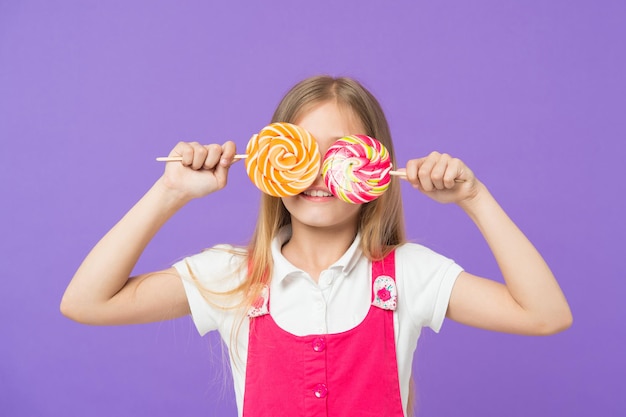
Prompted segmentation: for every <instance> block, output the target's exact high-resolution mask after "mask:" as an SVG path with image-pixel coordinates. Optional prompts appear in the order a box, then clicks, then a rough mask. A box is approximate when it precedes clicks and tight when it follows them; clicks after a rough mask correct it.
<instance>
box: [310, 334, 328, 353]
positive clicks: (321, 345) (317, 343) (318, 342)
mask: <svg viewBox="0 0 626 417" xmlns="http://www.w3.org/2000/svg"><path fill="white" fill-rule="evenodd" d="M312 345H313V350H314V351H316V352H322V351H323V350H324V349H326V340H324V338H323V337H317V338H315V339H313V343H312Z"/></svg>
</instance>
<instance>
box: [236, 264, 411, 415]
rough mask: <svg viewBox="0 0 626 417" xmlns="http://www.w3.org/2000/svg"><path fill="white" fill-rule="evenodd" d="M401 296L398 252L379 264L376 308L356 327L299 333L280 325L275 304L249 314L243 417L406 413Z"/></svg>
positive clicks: (374, 297) (375, 266) (374, 293)
mask: <svg viewBox="0 0 626 417" xmlns="http://www.w3.org/2000/svg"><path fill="white" fill-rule="evenodd" d="M266 295H267V298H266V300H265V301H266V306H269V303H268V302H267V301H268V300H269V294H267V293H266ZM396 300H397V292H396V286H395V261H394V253H393V252H392V253H390V254H389V255H388V256H387V257H386V258H385V259H384V260H382V261H376V262H373V263H372V305H371V306H370V308H369V311H368V313H367V316H366V317H365V319H364V320H363V321H362V322H361V323H360V324H358V325H357V326H356V327H355V328H353V329H351V330H347V331H345V332H341V333H335V334H320V335H310V336H296V335H293V334H291V333H289V332H287V331H285V330H283V329H281V328H280V327H278V325H277V324H276V322H274V319H273V318H272V316H271V315H270V314H267V313H269V307H267V308H265V309H263V310H262V311H260V310H259V309H258V308H257V309H256V310H255V313H252V314H249V315H251V318H250V336H249V345H248V362H247V368H246V385H245V393H244V401H243V416H244V417H280V416H289V417H304V416H306V417H317V416H330V417H355V416H359V417H366V416H372V417H373V416H375V417H385V416H388V417H403V416H404V413H403V410H402V401H401V399H400V384H399V381H398V362H397V360H396V346H395V340H394V329H393V310H394V309H395V307H396Z"/></svg>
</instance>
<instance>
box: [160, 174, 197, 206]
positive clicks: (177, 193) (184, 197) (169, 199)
mask: <svg viewBox="0 0 626 417" xmlns="http://www.w3.org/2000/svg"><path fill="white" fill-rule="evenodd" d="M150 191H151V192H152V193H153V194H155V197H156V198H157V199H158V200H159V202H160V204H162V205H163V207H168V208H172V209H175V210H177V209H179V208H181V207H183V206H184V205H185V204H187V203H188V202H190V201H191V200H193V197H192V196H191V195H189V193H187V192H184V191H181V190H180V189H178V188H176V187H174V186H173V184H171V182H170V181H168V179H167V178H166V177H165V176H162V177H161V178H159V179H158V180H157V181H156V182H155V183H154V185H153V186H152V188H151V190H150Z"/></svg>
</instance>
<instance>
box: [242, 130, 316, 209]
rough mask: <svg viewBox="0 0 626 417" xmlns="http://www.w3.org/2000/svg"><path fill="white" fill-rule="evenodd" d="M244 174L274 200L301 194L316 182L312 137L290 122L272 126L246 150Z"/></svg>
mask: <svg viewBox="0 0 626 417" xmlns="http://www.w3.org/2000/svg"><path fill="white" fill-rule="evenodd" d="M246 153H247V155H248V156H247V157H246V159H245V165H246V171H247V173H248V177H250V180H252V182H253V183H254V185H256V186H257V187H258V188H259V189H260V190H261V191H263V192H264V193H267V194H269V195H272V196H274V197H287V196H292V195H296V194H299V193H301V192H302V191H304V190H306V189H307V188H309V186H310V185H311V184H312V183H313V181H315V178H316V177H317V175H318V173H319V169H320V159H321V155H320V151H319V147H318V145H317V142H316V141H315V138H314V137H313V136H312V135H311V134H310V133H309V132H307V131H306V130H304V129H302V128H301V127H299V126H296V125H294V124H291V123H272V124H270V125H268V126H266V127H264V128H263V130H261V131H260V132H259V133H258V134H256V135H254V136H252V138H250V141H249V142H248V146H247V147H246Z"/></svg>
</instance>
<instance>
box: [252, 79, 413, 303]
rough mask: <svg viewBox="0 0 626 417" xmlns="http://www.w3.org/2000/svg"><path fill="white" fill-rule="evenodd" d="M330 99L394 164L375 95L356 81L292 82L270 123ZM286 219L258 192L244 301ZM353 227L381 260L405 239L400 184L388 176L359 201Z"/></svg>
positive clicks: (267, 272)
mask: <svg viewBox="0 0 626 417" xmlns="http://www.w3.org/2000/svg"><path fill="white" fill-rule="evenodd" d="M329 101H334V102H336V103H337V104H338V105H339V106H342V107H344V108H346V109H349V110H351V111H352V112H353V114H354V115H355V116H356V117H357V118H358V119H359V121H360V122H361V124H362V125H363V127H364V128H365V134H367V135H368V136H372V137H374V138H376V139H378V140H379V141H380V142H381V143H382V144H383V145H385V147H386V148H387V149H388V150H389V153H390V155H391V159H392V163H393V164H394V166H395V152H394V148H393V143H392V141H391V133H390V131H389V125H388V123H387V119H386V118H385V115H384V113H383V110H382V108H381V106H380V104H379V103H378V101H377V100H376V98H375V97H374V96H373V95H372V94H371V93H370V92H369V91H368V90H367V89H366V88H365V87H364V86H363V85H361V84H360V83H359V82H358V81H356V80H354V79H351V78H347V77H339V78H333V77H330V76H325V75H321V76H315V77H311V78H307V79H305V80H303V81H301V82H299V83H298V84H296V85H295V86H294V87H293V88H292V89H291V90H289V92H287V94H286V95H285V96H284V97H283V99H282V100H281V102H280V104H279V105H278V107H277V108H276V111H275V112H274V115H273V117H272V122H289V123H295V121H296V120H297V119H299V118H300V117H301V116H302V115H303V114H305V113H307V112H308V111H310V110H312V109H313V108H314V107H316V106H319V105H321V104H323V103H326V102H329ZM290 223H291V217H290V215H289V212H288V211H287V209H286V208H285V206H284V205H283V203H282V200H281V199H280V198H279V197H272V196H270V195H263V196H262V197H261V206H260V209H259V216H258V218H257V224H256V228H255V231H254V234H253V236H252V239H251V240H250V243H249V246H248V263H247V264H248V268H249V269H248V277H247V280H246V281H247V284H244V286H245V287H246V288H245V290H247V291H250V290H252V291H251V292H250V297H249V301H250V302H251V301H253V300H254V299H255V298H256V296H257V295H258V292H257V291H260V289H259V290H257V287H262V285H265V284H267V283H268V281H269V277H271V274H272V253H271V250H270V245H271V242H272V239H273V238H274V237H275V236H276V234H277V233H278V230H279V229H280V228H281V227H283V226H286V225H288V224H290ZM358 230H359V232H360V234H361V249H362V251H363V253H364V254H365V256H367V257H368V258H369V259H382V258H383V257H384V256H385V255H387V254H388V253H389V252H390V251H391V250H393V249H394V248H395V247H396V246H398V245H400V244H402V243H404V242H405V241H406V237H405V230H404V214H403V210H402V200H401V196H400V184H399V180H398V179H397V178H393V179H392V181H391V184H390V186H389V188H388V190H387V191H386V192H385V193H384V194H383V195H381V196H380V197H379V198H377V199H376V200H374V201H371V202H369V203H366V204H363V206H362V207H361V211H360V213H359V222H358Z"/></svg>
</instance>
